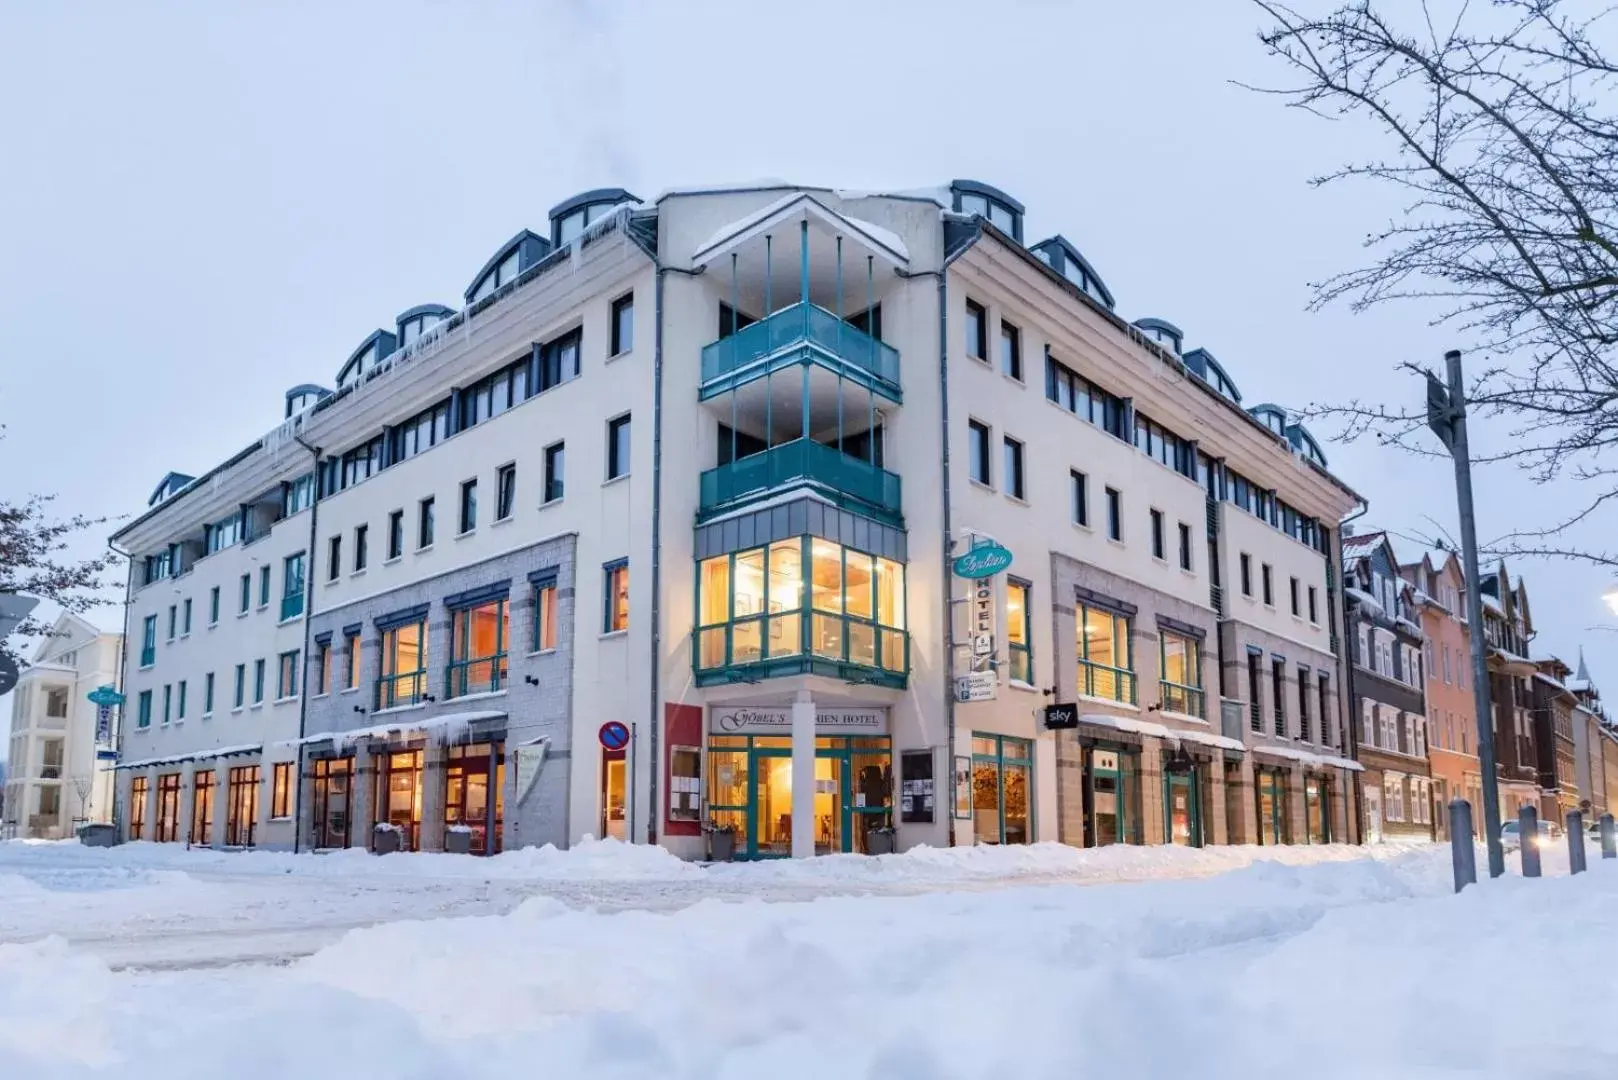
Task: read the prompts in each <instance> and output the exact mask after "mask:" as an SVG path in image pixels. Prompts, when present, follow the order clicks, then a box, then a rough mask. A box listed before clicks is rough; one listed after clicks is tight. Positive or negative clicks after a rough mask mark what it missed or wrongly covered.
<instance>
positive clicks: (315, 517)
mask: <svg viewBox="0 0 1618 1080" xmlns="http://www.w3.org/2000/svg"><path fill="white" fill-rule="evenodd" d="M292 437H293V438H294V439H296V440H297V441H298V445H299V446H301V447H303V448H304V449H305V450H307V451H309V454H310V457H311V458H312V459H313V460H314V465H313V467H312V468H311V469H310V470H309V484H310V491H311V492H312V495H311V498H310V502H309V544H308V552H309V554H308V555H307V556H306V557H305V558H304V560H303V671H302V673H301V674H302V676H303V687H302V689H301V692H300V693H299V694H298V765H297V771H296V772H295V773H294V774H293V775H294V777H295V778H296V780H297V783H295V784H293V785H292V854H294V855H296V854H298V852H299V850H300V846H299V842H300V840H301V839H302V837H301V835H300V832H299V830H301V829H302V828H303V740H304V739H305V738H306V737H307V731H306V730H305V729H306V727H307V725H308V722H309V645H310V642H311V640H312V634H311V631H312V630H313V629H314V621H315V537H316V525H317V524H318V522H319V520H320V447H318V446H310V445H309V444H308V443H306V442H304V441H303V436H302V435H299V434H297V433H296V432H294V433H293V436H292Z"/></svg>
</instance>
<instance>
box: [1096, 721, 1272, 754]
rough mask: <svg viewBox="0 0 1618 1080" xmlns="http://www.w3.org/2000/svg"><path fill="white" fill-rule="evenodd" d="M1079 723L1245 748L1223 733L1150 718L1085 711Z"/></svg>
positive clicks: (1178, 740)
mask: <svg viewBox="0 0 1618 1080" xmlns="http://www.w3.org/2000/svg"><path fill="white" fill-rule="evenodd" d="M1079 723H1081V724H1094V725H1095V726H1097V727H1110V728H1112V729H1113V730H1115V731H1127V732H1130V733H1131V734H1134V735H1146V736H1150V737H1151V738H1154V739H1162V740H1164V741H1165V742H1170V743H1174V744H1176V745H1178V744H1179V743H1181V742H1189V743H1197V744H1198V745H1200V746H1211V747H1214V748H1216V749H1219V750H1231V751H1235V752H1237V753H1240V752H1241V751H1243V750H1246V749H1247V748H1246V747H1245V746H1243V745H1242V744H1241V743H1240V742H1238V741H1237V740H1235V739H1231V738H1227V737H1225V736H1224V735H1215V734H1214V733H1213V732H1211V731H1209V732H1203V731H1186V730H1184V729H1181V728H1171V727H1168V726H1166V725H1164V724H1158V723H1154V722H1152V721H1150V720H1137V719H1135V718H1134V717H1132V716H1109V715H1108V714H1106V713H1085V714H1084V715H1082V716H1080V717H1079Z"/></svg>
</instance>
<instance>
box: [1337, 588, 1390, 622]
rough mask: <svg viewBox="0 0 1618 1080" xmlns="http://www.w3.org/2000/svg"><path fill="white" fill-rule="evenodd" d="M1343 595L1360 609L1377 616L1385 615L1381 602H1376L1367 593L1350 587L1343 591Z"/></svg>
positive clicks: (1375, 599)
mask: <svg viewBox="0 0 1618 1080" xmlns="http://www.w3.org/2000/svg"><path fill="white" fill-rule="evenodd" d="M1343 595H1345V596H1347V597H1348V598H1349V599H1350V600H1353V601H1354V602H1355V603H1356V604H1358V605H1360V607H1362V608H1366V609H1367V610H1369V611H1373V612H1375V613H1376V614H1378V615H1386V614H1387V611H1386V610H1385V609H1384V608H1383V607H1382V601H1380V600H1378V599H1377V598H1376V597H1374V596H1372V595H1371V594H1370V593H1368V592H1364V591H1362V590H1360V589H1356V588H1354V587H1353V586H1352V585H1350V586H1348V587H1347V588H1345V589H1344V590H1343Z"/></svg>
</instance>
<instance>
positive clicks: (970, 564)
mask: <svg viewBox="0 0 1618 1080" xmlns="http://www.w3.org/2000/svg"><path fill="white" fill-rule="evenodd" d="M1010 566H1011V552H1009V551H1007V550H1006V549H1005V548H1003V547H1001V546H1000V545H999V544H995V543H983V544H976V545H974V546H973V547H971V548H969V549H968V550H967V551H966V553H965V554H963V555H958V556H956V558H955V563H954V565H953V569H954V571H955V576H956V577H963V578H972V579H974V580H975V579H977V578H987V577H994V575H996V574H998V573H1000V572H1001V571H1002V570H1006V569H1008V568H1009V567H1010Z"/></svg>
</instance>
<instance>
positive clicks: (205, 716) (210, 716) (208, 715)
mask: <svg viewBox="0 0 1618 1080" xmlns="http://www.w3.org/2000/svg"><path fill="white" fill-rule="evenodd" d="M197 719H198V720H212V719H213V713H211V712H205V713H203V714H202V715H201V716H199V717H197Z"/></svg>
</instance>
